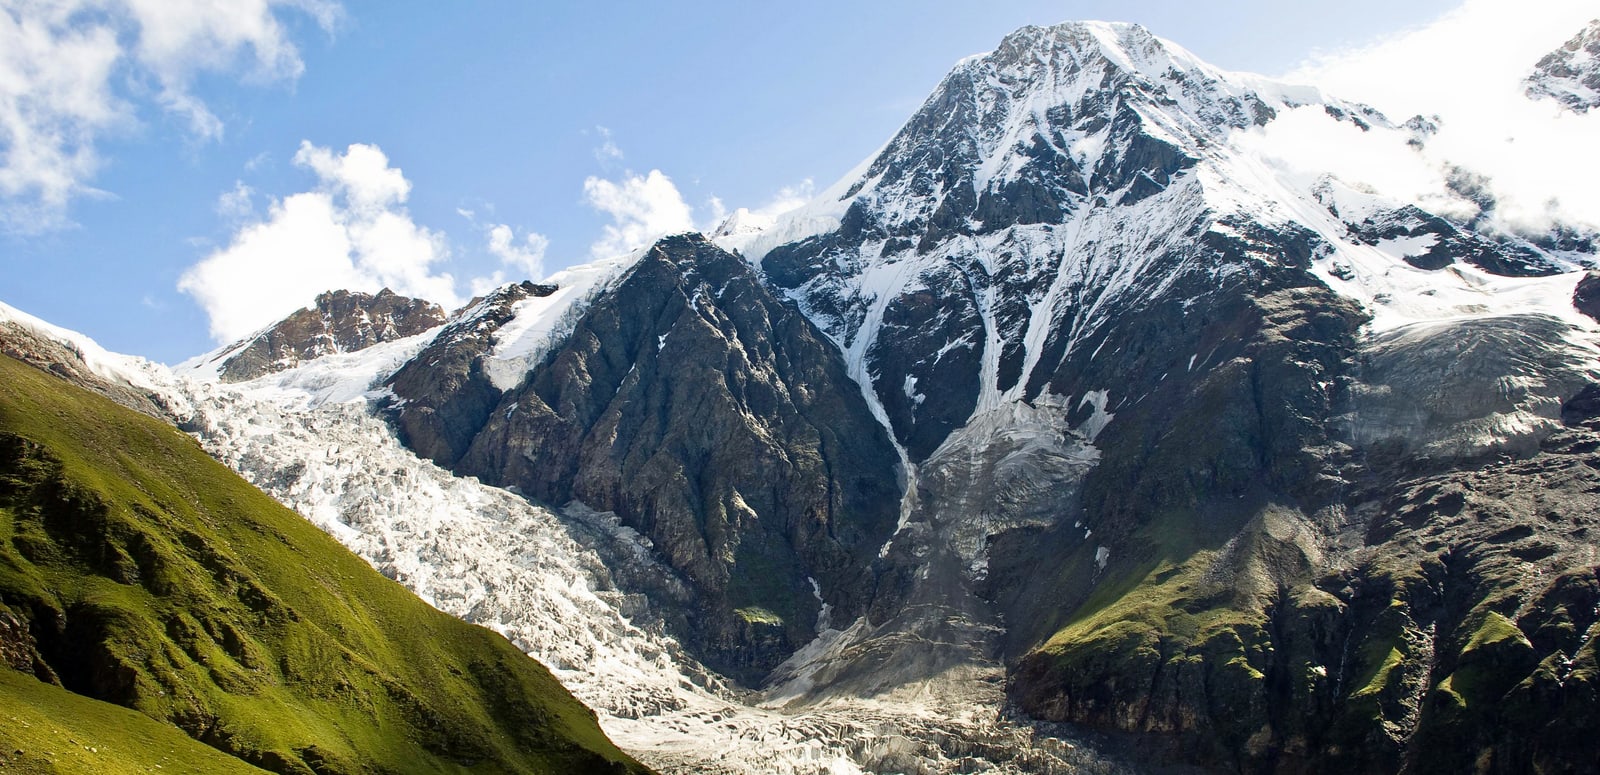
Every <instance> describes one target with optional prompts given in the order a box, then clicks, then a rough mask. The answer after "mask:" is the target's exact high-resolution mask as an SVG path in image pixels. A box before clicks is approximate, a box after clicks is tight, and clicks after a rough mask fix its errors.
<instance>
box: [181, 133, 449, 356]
mask: <svg viewBox="0 0 1600 775" xmlns="http://www.w3.org/2000/svg"><path fill="white" fill-rule="evenodd" d="M294 159H295V163H296V164H297V165H300V166H302V167H304V168H306V169H309V170H311V171H312V172H315V173H316V175H317V179H318V184H317V186H316V188H315V189H314V190H312V191H307V192H303V193H298V194H293V195H291V196H288V197H285V198H283V199H282V200H279V201H274V202H273V203H272V205H271V207H270V208H269V210H268V212H267V216H266V218H265V220H262V221H259V222H255V223H251V224H249V225H246V226H245V227H243V228H242V229H240V230H239V231H238V233H236V234H235V235H234V237H233V239H232V241H231V242H230V243H229V245H228V246H227V247H225V248H222V249H220V250H217V251H215V252H213V253H211V254H210V255H209V256H207V257H206V258H205V259H204V260H202V261H200V262H199V263H198V264H196V265H195V266H193V267H191V268H190V269H189V270H188V271H187V272H185V273H184V274H183V277H182V278H181V279H180V281H179V283H178V289H179V290H181V291H183V292H184V293H187V294H189V295H190V296H191V297H193V298H194V299H195V301H196V302H198V303H199V304H200V306H201V307H202V308H204V309H205V311H206V314H207V315H209V316H210V319H211V335H212V337H213V338H215V339H216V340H217V341H218V342H231V341H234V340H236V339H239V338H241V337H243V336H245V335H247V334H249V333H251V332H253V331H255V330H257V329H259V328H261V327H263V326H266V325H268V324H270V323H272V322H273V321H276V320H278V319H279V318H282V317H283V316H285V315H287V314H289V313H290V312H293V311H294V310H296V309H299V308H300V307H303V306H305V305H307V304H309V303H311V301H312V300H313V299H314V298H315V297H316V295H317V294H318V293H321V292H323V291H326V290H330V289H336V288H344V289H350V290H362V291H368V292H372V291H377V290H379V289H380V288H384V287H388V288H390V289H392V290H394V291H395V292H396V293H401V294H405V295H409V296H417V297H421V298H425V299H428V300H431V301H434V302H437V303H439V304H442V305H444V306H445V307H447V308H451V307H455V306H456V305H458V304H460V302H461V298H460V296H459V295H458V294H457V293H456V290H455V279H454V278H453V277H452V276H451V275H449V274H448V273H438V272H436V271H435V269H434V265H435V264H437V263H440V262H443V261H445V260H447V259H448V258H449V250H448V248H447V247H446V244H445V240H444V237H443V235H442V234H439V233H437V232H434V231H431V230H429V229H427V228H425V227H422V226H419V225H417V224H416V223H414V222H412V220H411V216H410V214H409V213H408V212H407V211H406V209H405V207H404V205H405V201H406V197H407V196H408V195H409V193H410V191H411V183H410V182H409V181H407V180H406V179H405V176H404V175H403V174H401V171H400V169H399V168H396V167H391V166H389V160H388V157H386V156H385V155H384V154H383V151H381V150H379V149H378V148H377V147H376V146H371V145H360V144H357V145H352V146H350V147H349V148H348V149H346V151H345V152H344V153H343V154H335V153H334V152H333V151H332V150H330V149H327V148H320V147H317V146H314V145H312V144H310V143H308V142H303V143H301V146H300V151H299V152H298V153H296V154H295V157H294ZM236 190H237V189H236Z"/></svg>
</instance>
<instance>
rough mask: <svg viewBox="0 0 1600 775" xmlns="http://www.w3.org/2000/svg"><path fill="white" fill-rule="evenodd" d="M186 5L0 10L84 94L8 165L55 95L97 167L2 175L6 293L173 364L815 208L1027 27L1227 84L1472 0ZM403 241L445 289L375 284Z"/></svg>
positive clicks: (1372, 38)
mask: <svg viewBox="0 0 1600 775" xmlns="http://www.w3.org/2000/svg"><path fill="white" fill-rule="evenodd" d="M190 2H191V0H59V3H58V5H59V6H60V7H59V8H58V9H57V10H58V11H59V12H60V13H59V14H58V15H57V16H56V18H54V19H43V20H40V19H32V20H30V19H29V14H36V15H37V14H40V13H47V12H41V11H37V10H36V9H37V8H38V7H39V5H38V4H36V3H23V2H20V0H0V9H4V10H5V12H6V14H8V16H9V20H7V19H0V21H9V22H10V29H9V31H7V30H0V75H5V74H6V73H7V72H8V71H21V72H22V73H23V76H21V77H23V78H34V79H35V80H36V81H49V82H50V84H56V83H57V82H58V81H61V79H62V78H65V77H66V76H62V75H60V74H59V73H54V72H53V68H54V69H62V68H65V69H67V70H68V71H69V75H72V74H76V75H74V76H73V77H78V78H79V80H80V81H83V82H85V83H87V84H88V86H85V87H84V88H83V89H80V90H79V91H81V92H83V93H81V94H79V93H75V92H74V93H68V92H71V91H72V90H70V89H67V88H66V87H61V86H59V85H57V86H48V85H47V86H48V88H46V87H40V88H35V89H33V90H32V91H28V90H26V89H24V90H23V91H22V92H21V93H20V96H19V93H18V92H17V91H16V89H17V87H15V86H12V87H4V86H0V149H3V150H4V152H5V154H6V156H5V165H8V166H5V170H7V171H11V172H14V173H15V172H16V168H17V167H18V166H19V163H18V162H17V161H16V160H17V159H18V158H21V154H22V152H23V151H27V150H28V148H25V147H24V146H26V145H27V143H29V142H37V141H38V138H37V137H36V136H30V137H31V139H30V138H29V137H23V136H22V135H21V134H19V130H18V129H17V128H16V125H15V123H14V122H16V121H26V120H28V116H29V115H33V114H31V113H30V112H29V111H33V113H37V112H38V110H39V108H37V106H36V103H39V102H47V101H49V100H52V99H55V100H64V101H65V102H63V103H62V104H63V105H65V106H66V107H59V108H58V113H59V114H60V115H55V114H51V115H55V117H54V118H52V119H51V120H50V121H44V122H43V125H44V126H45V127H46V128H49V129H52V130H53V131H55V132H56V135H57V136H62V137H66V138H67V139H68V142H67V148H68V150H71V151H74V152H76V153H77V156H76V157H75V159H72V160H69V161H71V162H72V163H71V164H65V163H64V164H65V167H64V168H65V169H66V170H67V171H66V172H64V173H63V172H61V171H60V170H56V172H57V173H59V174H65V175H67V178H68V180H69V184H61V183H60V178H59V177H57V178H51V179H52V180H55V181H57V185H56V188H55V189H50V190H49V191H47V190H46V189H45V188H43V187H41V186H34V187H32V188H30V187H28V185H26V180H24V179H22V178H18V177H16V175H13V176H12V177H11V178H7V177H6V176H5V175H4V174H0V207H4V208H5V211H4V212H5V215H4V219H5V220H4V224H3V225H4V228H5V231H4V233H3V234H0V301H4V302H5V303H8V304H11V305H12V306H15V307H18V308H21V309H23V310H24V311H27V312H30V313H32V314H35V315H38V316H40V317H43V318H45V319H47V320H50V321H51V322H54V323H57V324H59V325H63V326H66V327H69V328H73V329H77V330H80V331H83V332H84V333H87V334H89V335H90V336H92V337H94V338H96V339H97V340H99V341H100V342H101V343H102V344H104V345H105V346H107V347H109V348H111V349H113V350H117V351H121V352H130V353H136V354H140V355H145V356H147V357H150V358H152V359H155V360H159V361H164V362H176V361H178V360H181V359H183V358H186V357H188V356H191V355H194V354H197V353H199V352H202V351H204V350H208V349H210V348H212V347H213V346H215V343H216V342H215V339H216V338H217V337H219V336H226V335H228V334H229V332H236V331H240V330H245V328H246V327H248V326H253V325H256V324H259V321H258V322H257V323H252V322H251V321H252V320H254V318H252V317H251V316H250V315H249V314H245V312H247V311H255V310H256V307H257V306H260V304H258V302H261V303H265V302H262V301H261V300H262V298H264V297H266V296H269V295H272V294H279V295H282V294H291V295H292V293H293V292H298V291H295V290H294V289H304V288H309V287H312V286H314V285H316V284H317V283H318V282H320V281H322V280H323V279H328V280H329V281H330V282H334V281H338V280H340V279H345V280H350V279H351V278H356V279H358V280H359V279H361V278H365V279H366V280H367V281H369V282H370V281H373V278H374V277H413V278H414V279H415V280H416V282H415V286H416V287H417V288H434V289H437V288H442V287H449V288H450V291H449V293H439V294H436V295H444V296H452V294H453V296H452V298H453V300H460V299H461V298H464V297H466V296H469V295H471V293H472V292H473V290H474V286H473V282H472V281H473V280H474V279H476V280H478V281H479V282H478V285H480V286H481V285H482V284H483V283H484V282H488V281H491V280H494V279H502V280H511V279H521V278H522V276H524V275H526V274H529V273H531V272H532V271H534V267H535V266H540V267H542V269H543V270H544V271H545V272H548V271H553V270H555V269H558V268H560V267H562V266H566V265H569V264H572V263H576V262H581V261H585V260H588V259H589V258H590V257H591V255H592V254H596V252H597V251H604V250H606V249H609V248H610V247H613V246H615V245H618V244H623V243H624V242H626V241H627V240H628V239H630V238H637V236H638V235H639V234H641V233H644V232H645V231H648V230H649V228H650V227H651V226H652V225H654V224H656V223H667V222H677V221H681V220H683V219H685V218H687V219H689V220H690V221H691V222H692V223H694V224H697V225H701V226H706V225H709V224H710V222H711V221H712V219H713V218H714V216H715V215H716V214H717V213H718V212H720V210H719V205H718V204H717V202H720V207H721V208H722V209H732V208H735V207H741V206H742V207H750V208H760V207H765V206H769V205H771V204H772V203H774V202H775V201H776V200H780V199H783V198H785V197H787V198H791V199H792V198H794V197H796V196H803V195H804V194H805V193H807V191H808V189H807V185H808V183H807V182H808V181H810V182H811V185H814V186H815V188H816V189H821V188H823V187H825V186H827V185H828V184H830V183H832V182H833V181H834V180H835V179H836V178H838V177H839V176H840V175H842V174H844V173H845V172H846V171H848V170H849V169H850V168H851V167H853V166H855V164H856V163H857V162H859V161H861V160H862V159H863V158H865V157H866V156H867V155H868V154H870V153H871V152H872V151H874V150H875V149H876V148H877V147H878V146H879V145H881V144H882V143H883V142H884V141H885V140H886V139H888V137H889V136H890V135H891V134H892V133H893V132H894V131H895V130H896V129H897V128H898V127H899V125H900V123H901V122H902V121H903V120H905V118H907V117H908V116H909V115H910V114H911V112H912V111H913V110H914V109H915V108H916V107H917V105H918V104H919V103H920V102H921V100H922V99H923V97H925V96H926V95H927V93H928V92H929V91H930V90H931V89H932V88H933V87H934V86H935V85H936V84H937V82H938V81H939V79H940V78H941V77H942V75H943V74H944V73H945V72H946V70H947V69H948V68H949V67H950V65H951V64H953V63H954V61H955V60H957V59H959V58H960V57H962V56H965V55H968V54H973V53H977V52H980V51H986V50H989V49H991V48H993V47H994V45H995V44H996V43H997V42H998V41H999V40H1000V38H1001V37H1003V36H1004V35H1005V34H1006V33H1007V32H1009V31H1011V30H1012V29H1015V28H1017V27H1019V26H1022V25H1026V24H1050V23H1055V22H1059V21H1064V20H1068V19H1092V18H1098V19H1114V20H1126V21H1135V22H1139V23H1142V24H1144V25H1145V26H1147V27H1149V28H1150V29H1151V30H1152V31H1154V32H1155V33H1156V34H1158V35H1161V36H1163V37H1166V38H1168V39H1171V40H1173V41H1175V42H1177V43H1179V44H1180V45H1183V46H1184V47H1186V48H1188V49H1190V50H1192V51H1194V52H1195V53H1196V54H1198V55H1200V56H1201V57H1202V58H1204V59H1207V60H1209V61H1211V62H1212V63H1213V64H1216V65H1218V66H1220V67H1223V68H1226V69H1233V70H1250V71H1256V72H1264V73H1267V74H1281V73H1286V72H1289V71H1292V70H1295V69H1296V68H1297V67H1300V66H1302V65H1304V64H1305V63H1306V61H1307V59H1308V57H1311V56H1313V55H1316V54H1324V55H1337V54H1338V53H1339V52H1345V51H1350V50H1352V49H1358V48H1360V47H1362V46H1366V45H1368V44H1372V43H1374V42H1376V41H1379V40H1381V39H1384V38H1386V37H1391V36H1393V35H1395V34H1397V33H1399V32H1401V31H1403V30H1407V29H1410V28H1416V27H1419V26H1421V25H1425V24H1427V23H1429V22H1432V21H1433V20H1435V19H1436V18H1438V17H1439V16H1440V15H1441V14H1444V13H1445V12H1446V11H1449V10H1450V9H1452V8H1454V7H1455V6H1456V5H1457V4H1458V3H1457V2H1455V0H1411V1H1410V2H1406V3H1396V2H1393V0H1385V1H1383V2H1378V1H1376V0H1351V1H1349V2H1344V3H1337V4H1335V3H1316V4H1311V3H1277V2H1254V1H1246V2H1231V3H1210V4H1199V3H1193V2H1020V1H1019V2H989V3H972V2H964V3H930V2H899V1H896V2H859V1H858V2H812V3H806V4H765V3H732V2H727V3H721V2H707V3H696V4H692V5H691V4H687V3H680V4H666V3H652V2H592V3H540V4H537V7H535V6H534V4H526V3H449V4H444V3H421V2H386V3H377V2H357V1H355V0H350V1H348V2H344V3H342V4H334V3H331V2H322V3H315V2H307V0H299V2H295V3H286V2H279V1H278V0H237V9H235V11H234V12H232V13H230V14H228V15H226V16H224V17H218V18H215V19H207V20H202V21H204V22H205V23H203V24H202V23H199V22H196V21H195V18H193V17H183V16H181V12H182V10H183V8H182V7H183V6H185V5H186V4H190ZM152 3H156V4H157V5H158V6H159V9H160V10H154V11H152V10H151V8H153V7H157V6H153V5H152ZM45 5H46V6H49V4H45ZM23 6H27V7H28V8H27V9H26V10H25V9H23ZM174 9H176V10H174ZM307 9H309V11H308V10H307ZM30 21H32V22H36V23H35V24H34V25H33V26H32V27H29V26H28V23H29V22H30ZM163 25H166V26H163ZM24 28H27V29H32V30H34V32H35V33H37V34H36V35H35V40H36V42H37V39H38V35H44V36H45V37H46V38H48V37H49V36H55V37H54V39H53V40H54V45H60V44H62V42H63V41H65V42H70V43H75V44H81V45H76V46H74V47H72V48H70V49H54V48H48V46H49V45H52V42H51V40H48V39H47V40H45V41H44V42H42V43H39V45H41V46H46V47H47V48H44V49H40V51H49V52H52V53H51V55H50V56H44V55H42V54H39V55H32V59H31V60H30V59H28V57H29V56H30V55H28V54H26V53H24V54H20V55H19V54H18V53H17V51H18V48H17V45H16V44H12V45H10V46H8V44H7V38H6V37H4V36H5V35H12V36H13V38H12V40H20V39H21V38H16V37H15V36H17V35H23V34H25V33H24V32H19V30H23V29H24ZM263 30H265V32H263ZM41 31H42V32H41ZM97 31H100V32H103V33H104V34H100V35H98V36H96V34H94V33H96V32H97ZM1574 31H1576V30H1575V29H1574ZM8 48H9V49H10V51H11V52H12V53H11V54H9V55H8V54H6V53H4V52H5V51H6V50H7V49H8ZM75 57H76V58H77V59H75ZM97 57H98V58H97ZM79 59H81V60H82V61H83V62H85V63H86V64H75V63H78V62H79ZM51 63H64V64H59V66H58V65H56V64H51ZM96 67H98V68H99V69H98V70H96V69H95V68H96ZM84 73H88V75H87V76H86V75H84ZM96 74H100V75H103V76H104V77H103V78H100V79H99V81H98V88H89V87H92V86H94V85H95V83H96V80H95V78H96ZM50 79H55V80H50ZM80 85H81V84H80ZM5 88H11V89H12V92H10V93H6V92H5ZM1357 96H1358V98H1359V95H1357ZM8 100H9V102H7V101H8ZM30 100H31V102H30ZM95 100H100V103H99V104H95ZM102 108H103V110H102ZM19 117H20V118H19ZM40 121H42V120H39V121H36V123H39V122H40ZM52 122H53V123H52ZM75 122H76V123H75ZM35 129H37V127H35ZM35 134H36V135H37V134H38V133H35ZM46 139H48V137H47V138H46ZM353 145H355V146H357V148H356V149H355V150H352V146H353ZM84 149H87V150H88V152H89V154H90V155H91V156H92V161H86V159H88V158H89V157H86V156H85V155H84V153H83V151H84ZM380 149H381V155H379V154H380ZM34 171H35V172H38V170H34ZM652 171H659V172H658V173H657V174H656V175H654V176H652V175H651V173H652ZM46 172H48V170H46ZM17 174H20V173H17ZM39 174H41V175H43V174H44V173H42V172H40V173H39ZM41 179H43V178H41ZM19 180H21V181H22V182H18V181H19ZM8 181H9V182H8ZM668 181H670V182H668ZM63 185H65V186H66V187H65V188H62V186H63ZM8 186H9V187H8ZM297 195H298V196H299V198H296V197H297ZM674 195H675V197H676V200H677V201H667V200H672V199H673V197H674ZM713 198H715V200H717V201H716V202H714V201H713ZM291 202H292V203H293V204H292V206H291V204H290V203H291ZM663 202H665V203H664V204H663ZM640 208H643V210H642V211H641V209H640ZM652 208H653V209H652ZM290 211H293V213H297V215H293V216H292V217H291V215H289V214H287V213H289V212H290ZM329 212H331V213H332V214H333V219H334V220H335V221H337V222H338V223H339V224H341V227H340V228H342V229H345V231H344V232H343V235H344V238H347V241H348V242H350V243H351V244H350V246H349V251H350V255H351V256H352V258H351V259H350V260H349V261H347V262H345V264H342V265H341V266H342V267H343V268H342V269H340V270H338V271H333V270H330V271H328V272H326V273H323V272H322V270H321V269H320V268H319V267H320V265H318V264H315V263H307V262H304V261H302V262H300V263H294V262H287V263H280V262H279V261H277V260H276V259H275V258H274V254H273V253H272V249H273V248H274V247H277V248H283V249H287V248H284V246H291V247H292V246H296V245H300V244H302V242H301V241H305V240H313V239H315V238H314V237H312V236H307V235H306V234H304V233H300V232H294V229H295V228H300V227H299V226H296V224H301V225H303V224H308V223H320V221H317V218H320V217H323V216H325V215H327V213H329ZM641 213H643V214H641ZM652 219H655V220H652ZM497 227H498V231H497ZM608 228H609V229H610V231H609V232H608ZM273 229H276V231H273ZM608 236H609V241H608ZM597 243H605V244H604V245H601V246H599V247H597V246H596V245H597ZM319 244H320V243H319ZM339 244H341V245H343V244H344V243H342V242H341V243H339ZM363 245H364V246H365V247H363ZM324 247H325V246H323V247H319V248H317V249H319V250H320V249H323V248H324ZM339 249H343V248H339ZM363 251H366V252H365V253H364V252H363ZM406 251H420V253H418V254H417V255H422V254H426V255H423V256H422V257H421V258H417V259H416V261H417V262H420V263H419V264H418V265H420V266H423V269H422V272H423V274H425V275H426V277H422V276H421V275H416V274H415V272H414V271H413V270H416V268H417V266H411V267H409V268H407V267H400V268H395V267H389V268H384V267H383V266H381V264H382V263H383V261H384V260H386V259H385V258H384V256H387V255H390V254H391V253H396V254H402V255H411V254H410V253H406ZM219 256H221V258H218V257H219ZM211 259H216V260H215V261H213V262H212V263H213V266H212V269H213V270H214V271H209V273H208V272H203V271H198V270H196V269H195V267H197V266H199V265H202V264H203V263H204V262H206V261H208V260H211ZM251 262H254V263H253V264H252V263H251ZM407 272H412V274H406V273H407ZM496 272H499V275H498V276H497V275H495V273H496ZM386 273H387V274H386ZM444 273H448V274H449V275H450V276H451V279H452V280H453V286H451V285H450V281H449V280H442V279H441V278H442V275H443V274H444ZM186 277H188V278H189V279H188V280H185V278H186ZM279 281H283V282H282V283H281V284H282V289H279V290H272V291H271V292H270V293H268V292H266V291H263V292H262V293H253V289H275V288H278V287H279V284H280V283H279ZM441 282H442V283H444V285H441ZM180 283H183V284H185V287H186V288H187V289H188V290H187V291H185V290H180ZM230 283H231V285H229V284H230ZM430 283H431V284H430ZM285 289H287V290H285ZM374 290H375V288H374ZM208 292H211V293H212V296H211V297H210V298H211V302H210V304H211V308H210V309H209V313H210V314H208V309H207V308H206V307H205V306H204V305H203V304H202V303H201V302H203V301H204V300H205V298H204V297H205V294H206V293H208ZM240 299H246V300H248V302H249V303H246V302H244V301H238V300H240ZM448 300H451V299H441V301H448ZM271 301H272V303H275V304H278V305H280V306H281V305H282V304H284V303H286V302H285V301H284V300H283V299H278V298H274V299H272V300H271ZM304 301H309V297H307V298H305V299H304ZM294 306H298V303H295V304H291V305H290V307H291V308H292V307H294ZM219 309H224V312H221V313H219ZM226 310H233V311H235V312H238V313H239V314H235V315H232V316H231V317H228V316H226V314H225V312H226ZM256 314H257V315H258V316H259V314H264V313H261V312H259V311H256Z"/></svg>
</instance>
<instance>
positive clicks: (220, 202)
mask: <svg viewBox="0 0 1600 775" xmlns="http://www.w3.org/2000/svg"><path fill="white" fill-rule="evenodd" d="M255 195H256V191H255V189H253V188H251V187H249V186H247V185H245V184H244V181H242V180H235V181H234V182H233V190H232V191H225V192H223V193H222V195H221V196H219V197H217V207H216V210H217V215H220V216H222V217H223V218H224V219H225V220H229V221H242V220H244V219H246V218H249V217H250V216H252V215H255V214H256V205H255V201H254V199H255Z"/></svg>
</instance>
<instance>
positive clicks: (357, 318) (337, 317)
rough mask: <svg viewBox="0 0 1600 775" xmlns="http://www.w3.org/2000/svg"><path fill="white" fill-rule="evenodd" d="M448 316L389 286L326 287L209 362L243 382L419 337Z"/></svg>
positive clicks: (226, 379) (224, 377)
mask: <svg viewBox="0 0 1600 775" xmlns="http://www.w3.org/2000/svg"><path fill="white" fill-rule="evenodd" d="M444 321H445V311H444V309H443V308H441V307H440V306H439V305H437V304H434V303H432V302H430V301H426V300H423V299H412V298H408V297H405V296H401V295H399V294H396V293H395V292H394V291H391V290H389V289H388V288H384V289H383V290H381V291H378V292H377V293H376V294H370V293H361V292H359V291H344V290H338V291H328V292H326V293H322V294H318V295H317V299H316V302H315V303H314V304H312V306H310V307H306V308H304V309H301V310H299V311H297V312H295V313H293V314H291V315H289V316H288V317H286V318H284V319H283V320H280V321H278V322H277V323H275V324H273V325H272V326H270V327H269V328H267V329H266V330H264V331H262V332H260V333H258V334H255V335H254V336H251V337H249V338H247V339H245V340H243V341H240V342H237V343H235V344H233V345H232V346H230V347H227V348H224V350H223V351H222V352H221V353H220V354H219V355H217V356H215V357H214V358H213V359H212V360H213V361H215V363H213V364H210V366H211V367H214V368H215V369H216V370H217V374H218V376H219V377H220V378H221V379H222V380H223V381H224V382H243V381H245V380H249V379H255V378H256V377H260V376H263V375H266V374H271V373H274V372H279V371H283V370H284V369H292V368H294V367H295V366H297V365H299V364H300V363H303V362H305V361H309V360H312V359H315V358H320V357H322V356H324V355H332V354H335V353H346V352H356V351H358V350H364V349H366V348H368V347H371V346H373V345H375V344H380V343H383V342H391V341H394V340H396V339H403V338H405V337H408V336H415V335H416V334H420V333H422V332H424V331H427V330H428V329H430V328H434V327H435V326H438V325H440V324H442V323H444ZM199 365H200V364H197V366H199Z"/></svg>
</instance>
